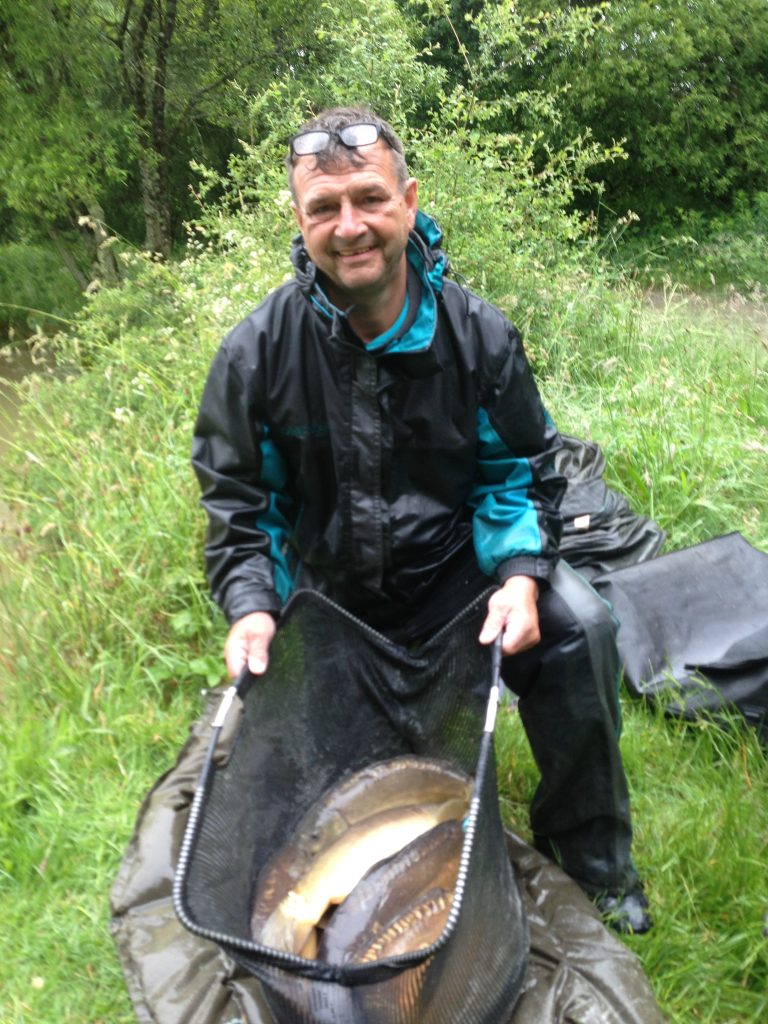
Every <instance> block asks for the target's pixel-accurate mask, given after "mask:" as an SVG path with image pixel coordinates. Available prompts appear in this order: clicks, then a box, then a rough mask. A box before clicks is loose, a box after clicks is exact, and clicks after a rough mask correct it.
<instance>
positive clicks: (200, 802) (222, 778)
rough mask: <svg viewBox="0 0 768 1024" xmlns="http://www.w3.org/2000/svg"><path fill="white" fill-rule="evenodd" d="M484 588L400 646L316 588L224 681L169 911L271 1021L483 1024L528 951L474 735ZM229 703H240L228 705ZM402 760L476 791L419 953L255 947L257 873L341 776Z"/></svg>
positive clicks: (478, 731) (485, 682)
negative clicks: (238, 674)
mask: <svg viewBox="0 0 768 1024" xmlns="http://www.w3.org/2000/svg"><path fill="white" fill-rule="evenodd" d="M484 607H485V595H484V596H483V597H481V598H479V599H478V600H476V601H474V602H473V603H472V604H471V605H469V606H468V607H467V608H466V609H465V610H464V611H463V612H462V613H461V614H460V615H459V616H457V617H456V619H454V620H453V621H452V622H451V623H449V624H448V626H446V627H445V628H443V629H442V630H441V631H440V632H439V633H438V634H436V635H435V636H433V637H432V638H431V639H430V640H429V641H428V642H427V643H426V644H424V645H422V646H420V647H419V648H417V649H415V650H406V649H405V648H404V647H402V646H398V645H395V644H393V643H391V642H390V641H388V640H387V639H385V638H384V637H383V636H381V635H380V634H378V633H376V632H374V631H373V630H371V629H369V628H368V627H367V626H365V625H364V624H363V623H361V622H359V621H358V620H356V619H354V618H353V617H352V616H350V615H349V614H347V613H346V612H344V611H343V610H342V609H340V608H338V607H337V606H335V605H334V604H333V603H332V602H330V601H328V600H327V599H326V598H323V597H322V596H321V595H318V594H315V593H312V592H309V591H300V592H298V593H297V594H296V595H294V597H293V598H292V599H291V601H290V602H289V604H288V605H287V606H286V609H285V611H284V614H283V617H282V619H281V626H280V629H279V630H278V633H277V635H276V637H275V639H274V641H273V644H272V648H271V654H270V667H269V670H268V672H267V674H266V675H265V676H262V677H259V678H258V679H254V677H251V676H246V677H245V678H244V679H243V680H241V682H240V684H239V686H238V696H239V698H240V700H239V701H237V702H236V704H237V705H238V706H239V710H240V713H241V718H240V722H239V728H238V731H237V737H236V740H235V742H234V745H233V747H232V751H231V754H230V757H229V759H228V761H227V762H226V763H225V764H220V763H217V762H218V760H219V759H217V758H215V756H214V755H215V752H216V751H215V746H216V733H217V729H214V730H213V734H212V738H211V747H210V750H209V756H208V759H207V762H206V766H205V768H204V769H203V773H202V776H201V780H200V783H199V785H198V790H197V794H196V797H195V802H194V804H193V809H192V812H191V814H190V819H189V824H188V826H187V831H186V835H185V840H184V844H183V849H182V854H181V857H180V861H179V866H178V870H177V877H176V885H175V893H174V899H175V905H176V910H177V913H178V915H179V917H180V919H181V920H182V922H183V924H184V925H185V926H186V927H187V928H189V929H190V930H191V931H194V932H196V933H197V934H200V935H202V936H204V937H206V938H211V939H213V940H214V941H217V942H218V943H219V944H220V945H221V946H222V947H223V948H224V949H225V950H226V951H227V952H228V953H230V955H231V956H232V957H233V958H234V959H236V960H237V961H238V962H239V963H240V964H241V965H242V966H243V967H244V968H246V969H247V970H248V971H249V972H250V973H251V974H253V975H254V976H256V977H257V978H258V979H259V980H261V981H262V983H263V984H264V989H265V994H266V997H267V999H268V1001H269V1003H270V1008H271V1010H272V1012H273V1014H274V1016H275V1019H276V1020H277V1021H278V1022H279V1024H283V1022H296V1024H301V1022H307V1024H325V1022H328V1024H331V1022H332V1024H361V1022H366V1024H417V1022H418V1024H438V1022H439V1024H445V1021H449V1020H456V1021H458V1020H461V1021H462V1024H498V1022H499V1021H502V1020H505V1019H508V1018H509V1016H510V1015H511V1011H512V1006H513V1004H514V1001H515V998H516V995H517V993H518V991H519V988H520V985H521V982H522V975H523V971H524V968H525V963H526V960H527V954H528V935H527V927H526V921H525V915H524V911H523V906H522V903H521V900H520V896H519V893H518V888H517V884H516V880H515V877H514V874H513V870H512V867H511V864H510V861H509V858H508V856H507V852H506V847H505V843H504V834H503V828H502V823H501V820H500V816H499V810H498V798H497V789H496V774H495V763H494V755H493V736H492V732H491V731H486V729H485V724H486V711H487V702H488V695H489V691H490V687H491V654H490V651H489V650H488V649H487V648H483V647H481V646H480V645H479V644H478V643H477V635H478V632H479V628H480V623H481V620H482V616H483V614H484ZM240 701H241V702H242V704H241V705H240ZM404 754H416V755H420V756H425V757H430V758H440V759H444V760H447V761H450V762H451V763H453V764H454V765H455V766H457V767H459V768H461V769H462V770H463V771H465V772H467V773H468V774H470V775H472V776H473V777H474V779H475V790H474V795H473V801H472V808H471V812H470V817H469V823H468V825H467V829H466V835H465V839H464V846H463V852H462V859H461V866H460V869H459V878H458V881H457V885H456V891H455V894H454V901H453V905H452V909H451V912H450V915H449V917H448V921H447V923H446V925H445V928H444V930H443V932H442V934H441V935H440V937H439V938H438V939H437V941H436V942H435V943H434V944H433V945H432V946H430V947H429V948H428V949H426V950H423V951H418V952H414V953H408V954H404V955H401V956H398V957H392V958H389V959H383V960H379V961H375V962H373V963H370V964H347V965H332V964H326V963H323V962H321V961H317V960H306V959H303V958H301V957H298V956H294V955H293V954H290V953H279V952H277V951H275V950H270V949H267V948H266V947H262V946H260V945H259V944H257V943H255V942H254V941H253V939H252V936H251V931H250V920H251V911H252V905H253V899H254V893H255V887H256V882H257V879H258V876H259V872H260V871H261V869H262V868H263V867H264V865H265V863H266V862H267V860H268V859H269V857H270V856H271V855H272V854H273V853H274V852H275V851H276V850H278V849H280V848H281V847H282V846H283V845H284V844H285V843H286V842H287V841H288V840H289V839H290V837H291V835H292V831H293V829H294V827H295V826H296V824H297V822H299V821H300V819H301V818H302V817H303V816H304V814H305V813H306V811H307V810H308V809H309V808H310V807H312V806H313V805H314V804H315V802H316V801H317V800H318V799H319V798H320V797H321V796H322V795H323V794H324V793H325V792H326V790H328V789H329V787H331V786H332V785H333V784H335V783H337V782H338V781H339V779H340V778H341V777H342V776H346V775H347V774H350V773H352V772H356V771H359V770H361V769H362V768H364V767H366V766H367V765H370V764H372V763H374V762H377V761H383V760H387V759H390V758H393V757H398V756H401V755H404Z"/></svg>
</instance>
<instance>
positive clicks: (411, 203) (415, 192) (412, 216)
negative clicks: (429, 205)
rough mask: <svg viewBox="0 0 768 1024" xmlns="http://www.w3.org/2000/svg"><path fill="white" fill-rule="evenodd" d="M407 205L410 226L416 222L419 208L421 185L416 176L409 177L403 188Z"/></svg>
mask: <svg viewBox="0 0 768 1024" xmlns="http://www.w3.org/2000/svg"><path fill="white" fill-rule="evenodd" d="M403 195H404V197H405V205H406V207H407V209H408V227H409V228H412V227H413V225H414V224H415V223H416V211H417V210H418V208H419V186H418V182H417V181H416V179H415V178H409V179H408V181H406V183H405V188H404V190H403Z"/></svg>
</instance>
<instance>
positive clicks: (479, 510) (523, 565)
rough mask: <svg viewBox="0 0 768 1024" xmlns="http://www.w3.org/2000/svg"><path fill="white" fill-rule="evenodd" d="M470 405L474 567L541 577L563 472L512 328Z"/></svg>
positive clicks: (553, 545) (556, 524) (555, 537)
mask: <svg viewBox="0 0 768 1024" xmlns="http://www.w3.org/2000/svg"><path fill="white" fill-rule="evenodd" d="M496 366H497V369H496V370H495V372H494V373H493V380H492V383H491V386H490V387H489V388H488V389H487V390H486V395H485V399H484V402H485V404H484V405H481V406H480V408H479V409H478V412H477V468H476V482H475V486H474V489H473V492H472V496H471V500H470V504H471V505H472V506H473V508H474V515H473V524H472V526H473V536H474V543H475V552H476V555H477V559H478V563H479V565H480V568H481V569H482V570H483V572H485V573H486V574H487V575H489V576H492V577H494V578H496V579H497V580H498V581H499V582H500V583H503V582H504V580H506V579H508V578H509V577H510V576H515V575H523V576H533V577H535V578H537V579H539V580H542V581H548V580H549V578H550V576H551V573H552V570H553V569H554V567H555V565H556V564H557V560H558V546H559V543H560V535H561V532H562V521H561V518H560V513H559V511H558V508H559V505H560V501H561V499H562V496H563V493H564V491H565V480H564V478H563V477H562V476H561V475H560V474H559V473H558V472H557V471H556V469H555V464H554V456H555V453H556V452H557V451H558V450H559V448H560V447H561V441H560V436H559V434H558V432H557V430H556V428H555V425H554V424H553V422H552V420H551V419H550V417H549V415H548V414H547V412H546V410H545V409H544V406H543V404H542V402H541V398H540V396H539V392H538V388H537V387H536V383H535V381H534V379H533V374H532V373H531V369H530V366H529V365H528V360H527V359H526V356H525V352H524V351H523V346H522V342H521V340H520V336H519V334H518V332H517V330H516V329H515V328H514V327H513V326H512V325H511V324H508V323H507V324H506V345H505V351H504V353H503V356H502V357H501V358H500V359H499V360H498V362H497V363H496Z"/></svg>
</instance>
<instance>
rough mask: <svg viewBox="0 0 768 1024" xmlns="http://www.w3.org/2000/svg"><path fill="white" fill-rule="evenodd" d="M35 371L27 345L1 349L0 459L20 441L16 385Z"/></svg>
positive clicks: (18, 398) (18, 402)
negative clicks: (14, 442) (13, 443)
mask: <svg viewBox="0 0 768 1024" xmlns="http://www.w3.org/2000/svg"><path fill="white" fill-rule="evenodd" d="M34 369H35V366H34V364H33V361H32V354H31V352H30V351H29V349H28V348H27V346H26V345H17V346H14V347H13V348H10V347H5V348H3V349H0V458H3V457H4V456H5V453H6V452H7V451H8V448H9V447H10V445H11V443H12V442H13V441H14V440H18V411H19V405H20V404H21V399H20V397H19V394H18V391H17V389H16V387H15V385H16V384H17V383H18V382H19V381H20V380H21V379H22V378H23V377H25V376H26V375H27V374H28V373H31V371H32V370H34Z"/></svg>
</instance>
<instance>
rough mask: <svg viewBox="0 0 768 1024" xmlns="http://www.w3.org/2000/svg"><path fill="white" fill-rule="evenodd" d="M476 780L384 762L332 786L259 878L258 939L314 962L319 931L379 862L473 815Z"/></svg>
mask: <svg viewBox="0 0 768 1024" xmlns="http://www.w3.org/2000/svg"><path fill="white" fill-rule="evenodd" d="M471 793H472V780H471V779H470V777H469V776H468V775H466V774H465V773H464V772H461V771H459V770H458V769H457V768H455V767H453V766H452V765H450V764H448V763H447V762H444V761H437V760H434V759H431V758H422V757H416V756H410V755H407V756H404V757H399V758H393V759H391V760H389V761H381V762H377V763H375V764H373V765H369V766H368V767H366V768H364V769H363V770H362V771H360V772H357V773H355V774H353V775H351V776H350V777H348V778H346V779H344V780H342V781H341V782H340V783H339V784H338V785H336V786H333V787H331V789H329V790H328V791H326V793H325V794H324V795H323V796H322V797H321V798H320V800H318V801H317V802H316V803H315V804H314V805H313V806H312V807H311V808H310V809H309V811H308V812H307V813H306V814H305V815H304V817H303V818H302V819H301V820H300V822H299V823H298V825H297V826H296V828H295V830H294V832H293V834H292V836H291V838H290V839H289V841H288V842H287V843H286V844H285V845H284V846H283V847H281V848H280V849H279V850H277V851H276V852H275V853H274V854H273V855H272V857H270V858H269V860H268V861H267V863H266V864H265V865H264V867H263V869H262V871H261V872H260V874H259V878H258V881H257V886H256V896H255V899H254V902H253V909H252V914H251V935H252V937H253V939H254V941H256V942H258V943H259V944H260V945H262V946H266V947H268V948H270V949H274V950H278V951H280V952H286V953H294V954H296V955H300V956H305V955H307V958H310V959H312V958H314V954H316V953H317V952H318V950H317V949H316V942H317V935H315V934H313V933H314V932H315V931H316V930H317V929H318V926H319V925H320V923H321V922H325V920H327V918H328V914H329V911H330V910H332V909H333V908H335V907H336V906H337V905H338V904H341V903H342V902H343V901H344V900H345V899H346V898H347V896H348V895H349V894H350V892H351V891H352V890H353V889H354V888H355V886H356V885H357V884H358V882H360V881H361V879H362V878H363V877H364V876H365V875H366V874H367V873H368V872H369V871H370V869H371V868H372V867H374V865H376V864H378V863H380V862H381V861H383V860H386V859H388V858H390V857H392V856H393V855H394V854H396V853H398V852H399V851H400V850H402V849H403V847H406V846H408V844H410V843H411V842H412V841H413V840H414V839H416V838H417V837H418V836H420V835H422V834H423V833H426V832H429V831H430V830H431V829H433V828H434V827H435V826H436V825H439V824H441V823H442V822H447V821H451V820H458V821H461V820H463V818H464V817H465V816H466V814H467V811H468V808H469V800H470V797H471Z"/></svg>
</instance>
